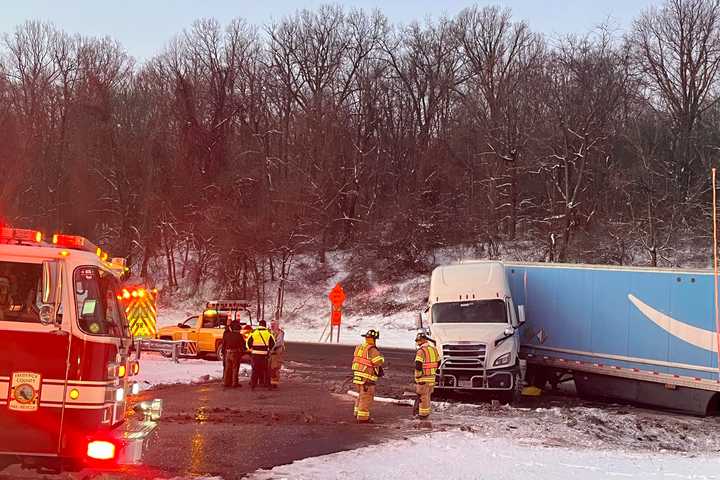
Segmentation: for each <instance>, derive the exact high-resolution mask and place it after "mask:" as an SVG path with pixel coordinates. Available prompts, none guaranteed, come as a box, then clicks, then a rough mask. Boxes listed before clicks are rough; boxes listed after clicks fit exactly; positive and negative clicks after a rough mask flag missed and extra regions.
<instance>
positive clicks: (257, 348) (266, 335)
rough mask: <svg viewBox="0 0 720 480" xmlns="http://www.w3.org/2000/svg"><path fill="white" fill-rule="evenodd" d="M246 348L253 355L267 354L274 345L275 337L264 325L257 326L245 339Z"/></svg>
mask: <svg viewBox="0 0 720 480" xmlns="http://www.w3.org/2000/svg"><path fill="white" fill-rule="evenodd" d="M247 346H248V350H250V353H251V354H253V355H267V354H268V353H270V349H272V347H273V346H275V339H274V338H273V336H272V333H270V330H268V329H267V328H265V327H258V328H256V329H255V330H253V332H252V333H251V334H250V337H249V338H248V340H247Z"/></svg>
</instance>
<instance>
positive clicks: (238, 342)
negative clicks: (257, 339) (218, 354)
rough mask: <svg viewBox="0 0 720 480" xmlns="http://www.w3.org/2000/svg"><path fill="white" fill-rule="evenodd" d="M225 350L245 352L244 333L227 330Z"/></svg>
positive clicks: (224, 341)
mask: <svg viewBox="0 0 720 480" xmlns="http://www.w3.org/2000/svg"><path fill="white" fill-rule="evenodd" d="M223 350H239V351H240V353H242V352H244V351H245V337H244V336H243V334H242V333H240V332H237V331H235V330H230V329H227V330H225V333H223Z"/></svg>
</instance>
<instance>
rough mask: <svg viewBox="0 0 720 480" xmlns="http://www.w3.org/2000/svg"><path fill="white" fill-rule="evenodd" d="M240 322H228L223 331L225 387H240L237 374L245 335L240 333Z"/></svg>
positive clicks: (243, 350)
mask: <svg viewBox="0 0 720 480" xmlns="http://www.w3.org/2000/svg"><path fill="white" fill-rule="evenodd" d="M240 328H241V327H240V323H239V322H237V321H232V322H230V325H228V327H227V328H226V329H225V332H224V333H223V343H222V349H223V360H224V366H225V369H224V371H223V385H224V386H225V387H240V386H241V385H240V384H239V383H238V375H239V372H240V358H241V357H242V355H243V353H244V352H245V337H243V335H242V333H240Z"/></svg>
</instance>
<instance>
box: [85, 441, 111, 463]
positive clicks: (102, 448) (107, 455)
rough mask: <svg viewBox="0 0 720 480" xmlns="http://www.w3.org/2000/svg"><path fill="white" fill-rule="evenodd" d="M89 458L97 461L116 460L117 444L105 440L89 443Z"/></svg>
mask: <svg viewBox="0 0 720 480" xmlns="http://www.w3.org/2000/svg"><path fill="white" fill-rule="evenodd" d="M87 456H88V458H92V459H95V460H112V459H113V458H115V444H114V443H112V442H108V441H105V440H93V441H92V442H90V443H88V446H87Z"/></svg>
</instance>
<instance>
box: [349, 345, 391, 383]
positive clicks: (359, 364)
mask: <svg viewBox="0 0 720 480" xmlns="http://www.w3.org/2000/svg"><path fill="white" fill-rule="evenodd" d="M383 363H385V358H384V357H383V356H382V354H381V353H380V350H378V349H377V347H376V346H375V345H369V344H367V343H363V344H362V345H358V346H357V347H355V354H354V355H353V363H352V371H353V383H357V384H363V383H366V382H377V379H378V376H377V374H378V371H377V369H378V368H379V367H380V366H381V365H382V364H383Z"/></svg>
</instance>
